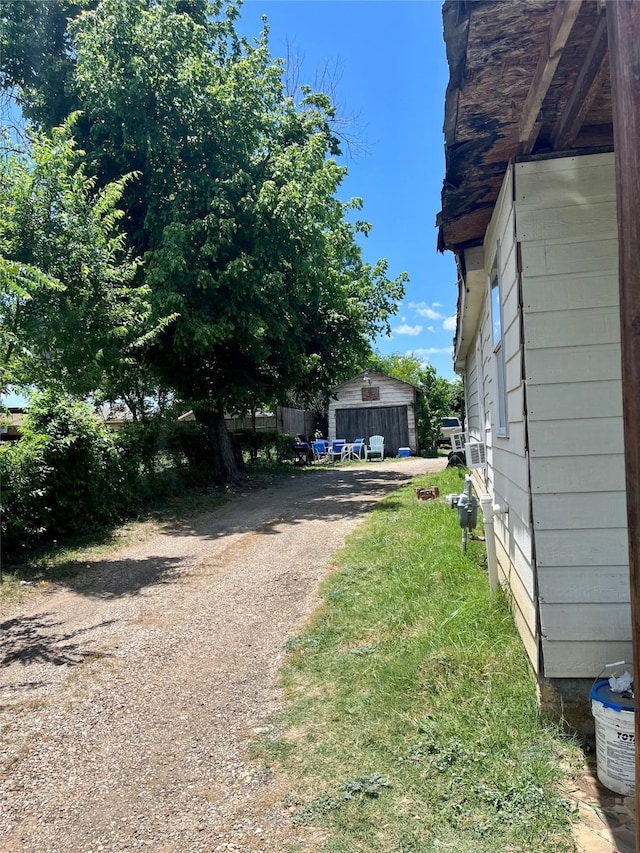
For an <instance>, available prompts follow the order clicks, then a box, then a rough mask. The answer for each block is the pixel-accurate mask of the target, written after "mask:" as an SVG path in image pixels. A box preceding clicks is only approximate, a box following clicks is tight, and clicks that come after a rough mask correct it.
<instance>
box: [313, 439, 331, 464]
mask: <svg viewBox="0 0 640 853" xmlns="http://www.w3.org/2000/svg"><path fill="white" fill-rule="evenodd" d="M312 447H313V461H314V462H329V460H330V459H331V456H330V454H329V442H328V441H326V440H325V439H324V438H318V439H316V440H315V441H314V442H313V445H312Z"/></svg>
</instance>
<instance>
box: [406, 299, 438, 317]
mask: <svg viewBox="0 0 640 853" xmlns="http://www.w3.org/2000/svg"><path fill="white" fill-rule="evenodd" d="M434 304H435V306H436V307H438V308H439V307H440V306H439V305H438V303H434ZM409 308H413V309H414V311H415V312H416V313H417V314H420V316H421V317H426V318H427V320H444V314H441V313H440V312H439V311H436V310H434V308H433V307H432V306H431V305H427V303H426V302H410V303H409Z"/></svg>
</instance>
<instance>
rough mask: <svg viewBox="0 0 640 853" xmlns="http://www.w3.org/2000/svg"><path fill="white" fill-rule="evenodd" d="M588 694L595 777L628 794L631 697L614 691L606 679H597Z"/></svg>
mask: <svg viewBox="0 0 640 853" xmlns="http://www.w3.org/2000/svg"><path fill="white" fill-rule="evenodd" d="M589 695H590V697H591V711H592V712H593V717H594V720H595V724H596V759H597V766H598V779H599V780H600V781H601V782H602V784H603V785H604V786H605V787H607V788H609V789H610V790H611V791H615V792H616V793H618V794H623V795H624V796H626V797H631V796H633V795H634V794H635V790H636V776H635V762H636V751H635V742H636V737H635V711H634V704H633V699H624V698H622V696H621V694H620V693H613V692H612V691H611V688H610V687H609V682H608V681H596V683H595V684H594V685H593V687H592V688H591V692H590V694H589Z"/></svg>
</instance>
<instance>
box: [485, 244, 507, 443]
mask: <svg viewBox="0 0 640 853" xmlns="http://www.w3.org/2000/svg"><path fill="white" fill-rule="evenodd" d="M499 269H500V245H498V249H497V251H496V257H495V260H494V262H493V267H492V269H491V276H490V279H489V289H490V297H491V335H492V342H493V361H494V368H495V378H496V390H495V406H496V432H497V435H499V436H502V437H506V436H508V435H509V420H508V417H507V389H506V370H505V361H504V334H503V323H502V319H503V318H502V287H501V277H500V273H499Z"/></svg>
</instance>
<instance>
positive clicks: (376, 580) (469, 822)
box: [255, 470, 578, 853]
mask: <svg viewBox="0 0 640 853" xmlns="http://www.w3.org/2000/svg"><path fill="white" fill-rule="evenodd" d="M434 485H437V486H438V487H439V489H440V494H441V495H446V494H447V493H451V492H455V493H459V492H461V491H462V489H463V485H464V482H463V472H461V471H459V470H446V471H444V472H442V473H440V474H436V475H428V476H424V477H421V478H418V480H416V481H415V482H414V483H413V484H412V486H411V487H409V486H407V487H405V488H403V489H401V490H399V491H397V492H395V493H394V494H392V495H390V496H389V497H388V498H387V499H385V500H384V501H382V502H381V503H380V504H379V505H378V507H377V508H376V509H375V510H374V511H373V512H372V513H371V515H370V516H369V517H368V519H367V520H366V521H365V523H364V524H363V525H361V526H360V527H359V529H358V531H357V532H356V533H355V534H354V535H353V536H352V537H351V539H350V540H349V541H348V543H347V545H346V547H345V548H344V549H343V551H342V552H341V553H340V554H339V555H338V557H337V560H336V569H335V572H334V573H333V574H332V575H331V577H330V578H328V580H327V581H326V582H325V584H324V587H323V599H324V604H323V606H322V608H321V609H320V611H319V612H318V613H317V615H316V617H315V619H314V620H313V622H312V623H311V624H310V625H309V626H308V629H307V630H306V631H305V633H304V634H302V635H301V636H299V637H297V638H295V639H294V640H292V641H291V642H290V643H289V644H288V657H287V661H286V664H285V666H284V669H283V671H282V682H283V685H284V687H285V691H286V697H287V703H286V709H285V711H284V713H283V714H282V716H281V717H280V718H279V719H277V720H275V721H274V727H273V729H272V731H271V734H270V735H267V736H265V737H264V738H263V739H262V740H261V741H260V742H259V743H256V744H255V753H256V755H257V756H259V757H260V758H261V759H262V760H263V761H264V762H266V763H267V764H272V765H277V766H279V767H280V768H281V769H282V771H283V772H285V773H286V774H288V777H289V779H290V785H289V787H290V790H291V791H292V792H293V793H292V794H291V795H290V797H289V799H288V802H287V805H288V807H289V808H290V809H291V810H292V813H293V814H294V820H295V821H296V822H299V823H303V824H308V825H311V826H313V827H317V828H318V830H319V831H320V833H321V837H322V838H324V841H321V842H319V846H318V847H317V850H321V851H323V853H350V851H367V852H368V853H371V851H381V853H392V851H394V852H395V851H397V853H400V851H402V853H409V851H416V853H417V851H444V850H447V851H465V853H473V851H492V853H495V851H501V853H505V851H522V853H525V851H526V853H537V851H540V853H542V851H544V853H549V851H554V853H561V851H570V850H573V849H574V847H573V842H572V839H571V832H570V823H571V819H572V811H571V806H569V805H568V804H567V803H566V802H565V801H564V800H563V799H562V796H561V786H560V780H561V775H562V773H563V772H566V770H567V767H568V766H570V765H572V764H573V761H574V760H577V757H578V749H577V747H576V746H575V745H573V744H572V743H571V742H569V741H568V740H566V739H565V738H564V737H563V736H562V734H561V733H560V732H559V731H558V730H556V729H554V728H552V727H550V726H549V725H548V724H545V723H544V722H543V721H542V720H541V719H540V717H539V714H538V709H537V703H536V691H535V683H534V680H533V677H532V675H531V672H530V669H529V665H528V663H527V659H526V656H525V653H524V651H523V648H522V646H521V643H520V640H519V638H518V635H517V633H516V631H515V629H514V626H513V622H512V619H511V615H510V612H509V607H508V602H507V601H506V600H505V597H504V595H499V596H497V597H494V598H493V599H492V598H491V597H490V594H489V591H488V582H487V576H486V569H485V551H484V543H483V542H476V541H472V542H470V543H469V546H468V549H467V553H466V554H465V555H463V554H462V552H461V548H460V528H459V527H458V523H457V513H455V512H454V511H452V510H451V509H449V507H448V505H447V504H446V502H445V500H443V499H442V498H441V499H440V500H438V501H428V502H423V501H418V500H417V499H416V497H415V493H414V488H413V487H414V486H423V487H426V486H434Z"/></svg>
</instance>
